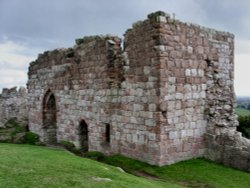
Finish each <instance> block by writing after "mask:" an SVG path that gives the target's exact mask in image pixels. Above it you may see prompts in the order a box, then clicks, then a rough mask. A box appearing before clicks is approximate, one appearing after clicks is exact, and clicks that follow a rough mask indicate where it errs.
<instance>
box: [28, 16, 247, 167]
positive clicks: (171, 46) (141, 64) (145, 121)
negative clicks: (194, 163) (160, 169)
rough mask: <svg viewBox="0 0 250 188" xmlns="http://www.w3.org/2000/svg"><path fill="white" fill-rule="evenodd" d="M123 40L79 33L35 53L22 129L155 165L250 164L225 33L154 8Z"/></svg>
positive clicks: (43, 137)
mask: <svg viewBox="0 0 250 188" xmlns="http://www.w3.org/2000/svg"><path fill="white" fill-rule="evenodd" d="M121 42H122V41H121V39H119V38H118V37H116V36H93V37H85V38H83V39H78V40H76V45H75V46H74V47H73V48H69V49H57V50H54V51H50V52H45V53H43V54H41V55H39V57H38V59H37V60H36V61H34V62H32V63H31V65H30V67H29V73H28V74H29V80H28V84H27V86H28V91H29V94H28V99H29V100H28V106H29V127H30V130H31V131H33V132H35V133H37V134H39V135H40V137H41V140H42V141H44V142H47V143H51V142H60V141H62V140H66V141H70V142H73V143H74V144H75V145H76V146H77V147H79V148H83V147H86V146H87V148H85V149H87V150H90V151H100V152H104V153H106V154H111V153H121V154H124V155H127V156H130V157H133V158H137V159H139V160H143V161H146V162H148V163H151V164H156V165H164V164H171V163H175V162H177V161H180V160H185V159H189V158H194V157H201V156H205V157H206V158H208V159H212V160H215V161H218V162H222V163H224V164H227V165H230V166H234V167H237V168H240V169H245V170H248V169H250V167H249V164H250V162H249V159H250V157H249V140H247V139H244V138H241V135H240V134H239V133H238V132H237V131H236V128H235V127H236V126H237V123H238V122H237V116H236V115H235V111H234V107H235V96H234V88H233V79H234V78H233V75H234V36H233V35H232V34H230V33H226V32H220V31H216V30H213V29H208V28H203V27H200V26H197V25H193V24H187V23H183V22H180V21H178V20H174V19H172V18H171V17H170V16H169V15H167V14H165V13H163V12H157V13H153V14H150V15H148V19H147V20H145V21H143V22H137V23H136V24H134V25H133V28H132V29H129V30H128V31H127V32H126V33H125V38H124V46H123V48H122V47H121ZM83 127H85V128H84V129H83ZM235 155H237V157H235ZM234 159H235V160H234ZM236 161H241V163H240V164H239V163H237V162H236Z"/></svg>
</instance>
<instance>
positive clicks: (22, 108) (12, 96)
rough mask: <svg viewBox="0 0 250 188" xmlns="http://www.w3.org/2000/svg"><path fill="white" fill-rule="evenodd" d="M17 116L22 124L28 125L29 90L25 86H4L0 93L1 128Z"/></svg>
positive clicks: (17, 119)
mask: <svg viewBox="0 0 250 188" xmlns="http://www.w3.org/2000/svg"><path fill="white" fill-rule="evenodd" d="M13 118H15V119H16V121H18V122H19V123H20V124H22V125H24V126H26V125H28V103H27V91H26V89H25V88H24V87H20V88H19V90H17V88H16V87H13V88H11V89H7V88H4V89H3V91H2V93H1V94H0V128H1V127H4V125H5V124H6V122H7V121H8V120H10V119H13Z"/></svg>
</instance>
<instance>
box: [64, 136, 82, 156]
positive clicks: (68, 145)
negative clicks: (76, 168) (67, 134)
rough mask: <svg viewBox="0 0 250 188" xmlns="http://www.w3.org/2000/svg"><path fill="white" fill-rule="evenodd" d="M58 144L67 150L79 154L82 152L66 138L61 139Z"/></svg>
mask: <svg viewBox="0 0 250 188" xmlns="http://www.w3.org/2000/svg"><path fill="white" fill-rule="evenodd" d="M60 144H61V145H62V146H63V147H64V148H65V149H66V150H68V151H70V152H72V153H74V154H76V155H79V156H81V155H82V152H81V150H79V149H77V148H76V147H75V145H74V144H73V143H72V142H69V141H66V140H61V141H60Z"/></svg>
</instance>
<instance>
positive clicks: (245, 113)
mask: <svg viewBox="0 0 250 188" xmlns="http://www.w3.org/2000/svg"><path fill="white" fill-rule="evenodd" d="M236 114H237V115H239V116H248V115H250V110H247V109H244V108H236Z"/></svg>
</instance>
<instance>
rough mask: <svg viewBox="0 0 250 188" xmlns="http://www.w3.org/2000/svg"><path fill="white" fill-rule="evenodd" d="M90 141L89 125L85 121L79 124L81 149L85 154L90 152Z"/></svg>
mask: <svg viewBox="0 0 250 188" xmlns="http://www.w3.org/2000/svg"><path fill="white" fill-rule="evenodd" d="M88 140H89V137H88V125H87V123H86V122H85V121H84V120H82V121H81V122H80V124H79V141H80V147H81V149H82V151H84V152H86V151H88V150H89V143H88Z"/></svg>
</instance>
